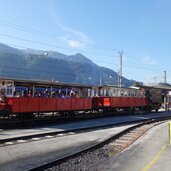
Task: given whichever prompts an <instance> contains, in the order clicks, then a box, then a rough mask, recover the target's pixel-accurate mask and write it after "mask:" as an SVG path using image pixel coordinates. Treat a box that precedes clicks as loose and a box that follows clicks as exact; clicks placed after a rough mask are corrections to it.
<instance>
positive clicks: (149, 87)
mask: <svg viewBox="0 0 171 171" xmlns="http://www.w3.org/2000/svg"><path fill="white" fill-rule="evenodd" d="M140 88H145V89H147V88H148V89H160V90H168V91H171V86H168V85H157V86H140Z"/></svg>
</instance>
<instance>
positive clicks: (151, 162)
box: [141, 145, 168, 171]
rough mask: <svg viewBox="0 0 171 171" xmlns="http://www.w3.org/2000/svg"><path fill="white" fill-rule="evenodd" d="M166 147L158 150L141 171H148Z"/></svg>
mask: <svg viewBox="0 0 171 171" xmlns="http://www.w3.org/2000/svg"><path fill="white" fill-rule="evenodd" d="M167 146H168V145H164V146H162V147H161V148H160V150H159V151H158V153H157V155H156V156H155V157H154V158H153V159H152V160H151V161H150V162H149V163H148V164H147V165H146V166H145V167H144V168H143V169H142V170H141V171H148V170H149V169H150V168H151V167H152V165H153V164H154V163H156V161H157V160H158V159H159V158H160V156H161V154H162V153H163V152H164V150H165V149H166V147H167Z"/></svg>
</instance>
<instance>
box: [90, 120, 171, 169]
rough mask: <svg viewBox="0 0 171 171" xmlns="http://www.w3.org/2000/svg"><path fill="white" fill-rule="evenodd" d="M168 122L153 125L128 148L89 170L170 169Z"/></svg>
mask: <svg viewBox="0 0 171 171" xmlns="http://www.w3.org/2000/svg"><path fill="white" fill-rule="evenodd" d="M168 125H169V122H166V123H164V124H161V125H158V126H155V127H154V128H152V129H151V130H149V131H148V132H146V133H145V134H144V135H143V136H142V137H141V138H140V139H139V140H137V141H136V142H135V143H134V144H133V145H131V146H130V147H129V148H128V149H126V150H124V151H123V152H121V153H120V154H119V155H117V156H113V157H111V158H110V159H109V160H106V161H104V162H102V163H100V164H99V165H98V166H96V167H95V168H89V170H91V171H92V170H100V171H102V170H105V171H170V170H171V145H170V144H169V126H168Z"/></svg>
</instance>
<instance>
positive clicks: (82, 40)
mask: <svg viewBox="0 0 171 171" xmlns="http://www.w3.org/2000/svg"><path fill="white" fill-rule="evenodd" d="M51 14H52V16H53V18H54V20H55V23H56V25H57V26H58V27H59V28H60V29H62V30H63V31H64V33H63V34H65V35H63V36H60V37H59V38H58V39H59V40H60V41H62V43H64V44H66V45H68V46H69V47H72V48H81V47H85V46H87V45H89V44H90V43H91V40H90V39H89V38H88V36H86V35H85V34H84V33H83V32H80V31H77V30H74V29H71V28H69V27H66V26H65V25H64V24H62V22H61V17H60V16H59V15H57V13H56V12H55V11H51Z"/></svg>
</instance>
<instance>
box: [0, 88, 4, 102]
mask: <svg viewBox="0 0 171 171" xmlns="http://www.w3.org/2000/svg"><path fill="white" fill-rule="evenodd" d="M0 102H5V94H4V91H3V90H1V91H0Z"/></svg>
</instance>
